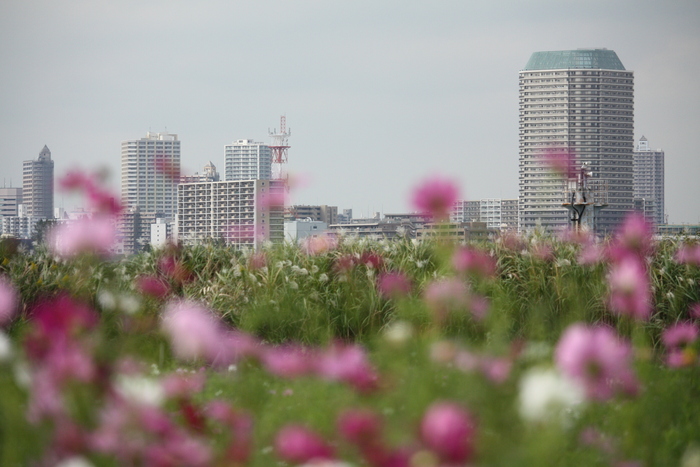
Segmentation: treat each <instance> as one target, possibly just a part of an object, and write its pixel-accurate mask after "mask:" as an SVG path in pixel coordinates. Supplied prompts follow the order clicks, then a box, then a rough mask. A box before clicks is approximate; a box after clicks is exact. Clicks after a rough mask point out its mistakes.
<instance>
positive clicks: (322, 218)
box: [289, 204, 338, 225]
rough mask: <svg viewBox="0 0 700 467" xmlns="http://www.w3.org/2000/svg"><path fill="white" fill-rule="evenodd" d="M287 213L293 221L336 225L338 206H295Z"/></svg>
mask: <svg viewBox="0 0 700 467" xmlns="http://www.w3.org/2000/svg"><path fill="white" fill-rule="evenodd" d="M289 213H290V217H291V218H293V219H311V220H312V221H319V222H325V223H326V224H328V225H330V224H337V223H338V206H328V205H326V204H322V205H319V206H308V205H301V204H295V205H294V206H292V207H291V209H290V210H289Z"/></svg>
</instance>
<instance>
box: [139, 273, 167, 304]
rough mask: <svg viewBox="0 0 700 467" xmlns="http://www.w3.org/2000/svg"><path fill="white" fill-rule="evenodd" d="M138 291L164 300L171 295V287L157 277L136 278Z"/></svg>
mask: <svg viewBox="0 0 700 467" xmlns="http://www.w3.org/2000/svg"><path fill="white" fill-rule="evenodd" d="M136 290H138V291H139V292H141V293H142V294H144V295H149V296H151V297H154V298H158V299H163V298H165V297H167V296H168V294H169V293H170V285H168V284H167V283H166V282H165V281H163V280H162V279H159V278H158V277H155V276H139V277H137V278H136Z"/></svg>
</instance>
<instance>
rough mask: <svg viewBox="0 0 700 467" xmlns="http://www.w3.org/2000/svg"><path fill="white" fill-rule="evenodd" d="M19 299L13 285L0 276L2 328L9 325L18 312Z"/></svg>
mask: <svg viewBox="0 0 700 467" xmlns="http://www.w3.org/2000/svg"><path fill="white" fill-rule="evenodd" d="M18 301H19V297H18V294H17V290H15V287H14V286H13V285H12V283H11V282H10V281H9V280H8V279H6V278H5V277H4V276H0V326H4V325H6V324H7V323H9V322H10V321H11V320H12V318H13V317H14V316H15V313H16V312H17V304H18Z"/></svg>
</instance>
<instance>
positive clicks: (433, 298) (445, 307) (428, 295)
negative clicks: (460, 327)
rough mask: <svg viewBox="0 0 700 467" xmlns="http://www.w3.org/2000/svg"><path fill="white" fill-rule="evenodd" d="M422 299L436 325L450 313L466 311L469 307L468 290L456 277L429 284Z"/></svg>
mask: <svg viewBox="0 0 700 467" xmlns="http://www.w3.org/2000/svg"><path fill="white" fill-rule="evenodd" d="M423 297H424V299H425V303H426V304H427V305H428V308H429V309H430V310H431V311H432V312H433V315H434V316H435V318H436V319H437V321H438V323H441V322H443V321H444V320H445V319H447V317H448V315H449V314H450V313H451V312H452V311H456V310H465V311H466V310H467V309H468V307H469V289H468V288H467V285H466V284H465V283H464V282H462V281H461V280H459V279H457V278H456V277H450V278H444V279H438V280H435V281H433V282H431V283H430V284H428V285H427V286H426V288H425V291H424V293H423Z"/></svg>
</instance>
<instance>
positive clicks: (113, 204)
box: [58, 170, 122, 215]
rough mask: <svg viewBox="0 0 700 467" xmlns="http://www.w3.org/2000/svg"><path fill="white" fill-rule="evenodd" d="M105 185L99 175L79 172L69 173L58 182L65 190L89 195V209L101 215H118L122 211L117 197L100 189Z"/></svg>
mask: <svg viewBox="0 0 700 467" xmlns="http://www.w3.org/2000/svg"><path fill="white" fill-rule="evenodd" d="M102 183H103V181H102V180H101V177H100V176H99V175H97V174H86V173H84V172H81V171H79V170H75V171H71V172H68V173H67V174H66V175H65V176H64V177H63V178H61V179H60V180H59V181H58V184H59V188H61V189H63V190H82V191H84V192H85V194H86V195H87V199H88V202H89V207H90V209H91V210H93V211H96V212H97V213H99V214H107V215H116V214H119V213H120V212H121V211H122V206H121V204H120V203H119V201H117V197H116V196H114V195H113V194H112V193H110V192H108V191H107V190H104V189H102V188H101V187H100V185H101V184H102Z"/></svg>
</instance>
